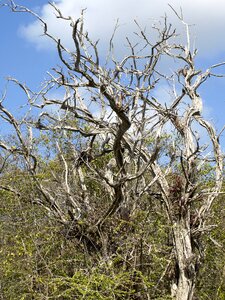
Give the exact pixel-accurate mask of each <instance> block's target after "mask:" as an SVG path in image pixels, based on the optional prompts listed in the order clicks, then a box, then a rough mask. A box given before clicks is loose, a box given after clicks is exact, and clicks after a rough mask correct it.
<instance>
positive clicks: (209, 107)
mask: <svg viewBox="0 0 225 300" xmlns="http://www.w3.org/2000/svg"><path fill="white" fill-rule="evenodd" d="M3 2H4V0H2V1H1V2H0V3H3ZM55 2H56V3H57V5H58V6H59V7H60V8H61V9H62V11H63V12H65V14H70V15H72V16H75V17H79V12H80V10H81V8H87V13H86V24H87V25H86V27H87V29H88V30H89V31H90V34H91V36H92V37H93V38H94V39H98V38H100V39H101V45H102V47H103V48H104V47H105V45H106V44H107V42H108V40H109V37H110V35H111V33H112V30H113V28H114V25H115V22H116V19H117V18H119V20H120V21H119V22H120V24H121V27H120V29H119V32H118V42H119V41H123V38H124V36H125V35H131V34H132V32H133V31H134V24H133V21H132V20H133V19H134V18H135V19H137V20H139V22H140V24H142V25H146V26H147V27H148V26H151V24H152V23H153V22H155V19H159V18H160V17H161V16H163V15H164V12H166V13H167V14H168V17H169V20H170V21H171V22H172V23H173V24H174V26H176V27H178V30H180V32H181V35H182V34H183V33H184V32H183V31H182V28H181V27H180V24H179V22H178V20H177V18H176V17H175V15H174V14H173V13H172V11H171V10H170V9H169V8H168V5H167V2H168V1H166V0H161V1H158V2H157V3H156V1H154V0H139V1H136V0H129V1H128V0H123V1H121V0H108V1H106V0H74V1H73V0H58V1H55ZM17 3H18V4H21V5H24V6H28V7H29V8H32V9H34V10H35V11H38V12H39V14H40V15H41V16H42V17H43V18H44V19H45V20H47V21H48V23H49V29H50V31H51V32H52V33H53V34H55V35H57V36H60V37H61V38H62V39H64V41H65V43H68V44H69V32H68V31H67V29H66V26H65V24H64V23H62V22H61V23H57V21H56V19H55V17H54V15H53V14H52V11H51V10H50V8H49V6H47V5H46V4H47V1H44V0H32V1H30V0H18V1H17ZM106 3H107V4H106ZM170 3H171V4H172V5H173V7H174V8H175V9H177V10H179V7H180V6H181V7H182V9H183V14H184V17H185V20H186V21H187V22H188V23H189V24H193V26H192V27H191V30H192V36H193V40H195V43H196V45H197V48H198V49H199V54H198V59H197V61H196V62H197V65H198V66H199V67H200V69H206V68H208V67H209V66H210V65H212V64H214V63H218V62H221V61H225V38H224V32H225V1H224V0H214V1H212V0H210V1H209V0H195V1H193V2H191V1H188V0H183V1H182V0H180V1H179V0H171V1H170ZM40 34H41V31H40V27H39V26H38V25H37V23H36V22H35V20H34V18H32V17H31V16H30V15H28V14H23V13H22V14H21V13H19V14H17V13H11V12H10V11H9V10H8V9H7V8H3V7H2V8H1V9H0V36H1V46H0V90H1V91H2V90H3V88H4V85H5V78H6V77H7V76H12V77H14V78H17V79H18V80H20V81H21V82H25V83H26V84H27V85H28V86H30V87H31V88H33V89H38V87H39V85H40V84H41V82H42V81H43V80H44V78H45V77H46V71H48V70H50V69H51V67H54V65H56V62H57V55H56V51H55V50H54V48H53V47H52V46H51V45H50V44H49V43H48V42H47V41H46V40H45V39H44V38H41V37H40ZM122 45H123V42H122ZM121 49H122V47H121ZM121 51H122V50H121ZM218 71H219V72H220V73H224V74H225V67H223V68H220V70H218ZM200 92H201V96H202V98H203V101H204V107H205V115H206V117H207V118H208V119H209V120H210V121H211V122H213V123H214V124H215V126H216V128H217V130H218V131H219V130H220V129H221V128H222V127H223V125H224V124H225V116H224V111H225V78H222V79H218V78H211V79H210V80H209V81H208V82H207V84H205V85H204V86H203V87H202V89H201V91H200ZM23 101H24V98H23V95H22V94H21V93H19V92H18V89H15V87H14V86H13V85H10V87H9V91H8V105H9V106H10V108H11V109H12V110H13V109H15V108H16V107H18V105H20V104H22V103H23ZM221 141H222V143H223V148H225V134H224V135H223V137H222V138H221Z"/></svg>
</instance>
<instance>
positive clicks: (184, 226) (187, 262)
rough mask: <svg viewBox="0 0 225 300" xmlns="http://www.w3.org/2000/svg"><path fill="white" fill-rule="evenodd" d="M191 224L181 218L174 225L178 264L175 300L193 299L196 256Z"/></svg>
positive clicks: (174, 291) (174, 284)
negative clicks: (193, 247)
mask: <svg viewBox="0 0 225 300" xmlns="http://www.w3.org/2000/svg"><path fill="white" fill-rule="evenodd" d="M188 224H190V223H189V222H188V220H187V218H184V217H181V219H180V220H178V221H177V222H175V223H174V224H173V235H174V244H175V251H176V262H177V264H178V274H177V278H176V279H177V282H174V283H173V286H172V288H173V295H172V296H173V298H174V299H176V300H191V299H192V298H193V293H194V287H195V278H196V269H195V254H194V253H193V250H192V245H191V234H190V228H189V226H188Z"/></svg>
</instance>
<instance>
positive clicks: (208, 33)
mask: <svg viewBox="0 0 225 300" xmlns="http://www.w3.org/2000/svg"><path fill="white" fill-rule="evenodd" d="M167 3H168V0H160V1H157V2H156V1H154V0H139V1H136V0H123V1H121V0H107V1H105V0H95V1H93V0H76V1H71V0H58V1H57V2H56V4H57V6H58V7H59V8H60V9H61V11H62V12H63V13H64V14H65V16H67V15H70V16H73V17H74V18H78V17H79V16H80V11H81V9H82V8H87V11H86V14H85V19H86V22H85V23H86V29H88V31H89V33H90V36H91V37H92V38H93V39H96V40H97V39H99V38H100V39H101V40H102V42H103V43H106V42H108V41H109V38H110V36H111V33H112V31H113V28H114V25H115V23H116V20H117V18H119V22H120V24H121V27H120V29H119V36H126V35H129V36H130V35H131V34H132V32H133V31H134V30H135V26H134V23H133V19H137V20H138V21H139V22H140V24H142V25H143V26H144V25H149V26H151V24H152V23H153V22H154V19H159V18H160V17H161V16H163V15H164V14H165V13H167V14H168V16H169V20H170V21H171V22H172V23H173V24H174V25H175V26H179V25H178V24H179V22H178V20H177V18H176V16H175V14H174V13H173V12H172V11H171V9H170V8H169V7H168V4H167ZM170 4H171V5H172V6H173V7H174V8H175V9H176V10H177V11H179V8H180V7H182V10H183V14H184V17H185V20H186V21H187V22H188V23H189V24H195V27H193V28H192V31H193V35H194V36H195V35H196V44H197V47H198V48H199V49H200V53H201V54H202V55H205V56H207V55H210V56H211V55H212V52H213V53H214V54H217V53H219V52H221V51H223V50H224V49H225V39H223V38H222V37H223V32H224V31H225V21H224V20H225V18H224V17H225V1H224V0H214V1H212V0H195V1H189V0H171V1H170ZM40 12H41V16H42V17H43V19H44V20H46V21H47V23H48V24H49V31H50V32H51V33H53V34H54V35H56V36H58V37H60V38H63V39H64V41H65V42H66V43H69V41H70V31H69V29H68V26H66V25H65V22H64V21H60V20H56V18H55V16H54V13H53V10H52V8H51V7H50V6H49V5H47V4H46V5H44V6H43V7H42V9H41V10H40ZM21 32H22V34H23V35H24V37H26V38H27V39H28V40H29V41H31V42H33V43H35V45H36V46H37V47H38V48H46V47H49V43H48V42H47V41H46V40H45V39H43V38H40V35H41V33H42V30H41V29H40V26H39V24H38V23H37V22H35V21H34V22H33V23H30V24H29V25H28V26H24V27H23V28H22V29H21ZM182 33H184V32H182Z"/></svg>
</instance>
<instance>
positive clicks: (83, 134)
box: [0, 1, 223, 300]
mask: <svg viewBox="0 0 225 300" xmlns="http://www.w3.org/2000/svg"><path fill="white" fill-rule="evenodd" d="M50 5H51V6H52V8H53V9H54V10H55V13H56V16H57V18H60V19H63V20H65V21H68V24H69V26H71V29H72V40H73V43H74V49H67V48H66V47H65V46H64V45H63V44H62V43H61V40H60V39H59V38H57V37H54V36H52V35H51V34H50V33H49V32H48V25H47V24H46V23H45V21H44V20H42V19H41V18H40V17H39V16H37V15H36V14H35V13H34V12H32V11H31V10H29V9H28V8H26V7H23V6H20V5H16V4H15V3H14V2H13V1H10V3H9V4H8V5H7V6H9V7H10V8H11V9H12V11H13V12H28V13H30V14H32V15H34V16H35V17H36V18H37V19H38V20H39V21H40V22H41V23H42V25H43V28H44V34H45V35H46V36H47V37H48V38H50V39H51V40H52V41H53V42H54V43H55V45H56V48H57V51H58V55H59V59H60V61H61V66H59V67H55V68H54V69H52V72H51V73H49V79H48V80H47V81H46V82H45V83H44V85H43V87H42V89H41V90H40V91H39V92H34V91H32V90H31V89H29V88H28V87H27V86H26V85H25V84H21V83H20V82H18V81H17V80H16V79H10V81H12V82H14V83H16V84H17V85H18V86H19V87H20V88H22V90H23V91H24V93H25V95H26V98H27V101H28V104H29V109H30V108H32V109H35V113H34V114H31V113H27V114H26V115H25V116H24V118H22V119H18V118H17V117H16V116H14V115H13V114H12V113H10V111H9V110H8V109H7V108H6V106H5V101H6V100H5V97H6V96H5V95H4V96H3V98H2V100H1V104H0V117H1V118H2V120H3V121H4V122H6V123H7V124H8V126H9V127H10V128H11V129H12V130H13V131H14V137H13V139H12V138H11V139H10V138H2V139H1V140H0V148H1V156H2V168H1V169H2V176H1V189H2V190H4V191H6V192H7V193H14V194H16V196H17V197H21V191H20V189H19V188H18V186H17V184H15V181H10V180H9V178H8V175H7V174H8V173H9V171H8V170H9V169H8V166H7V165H8V162H9V161H10V160H12V162H11V164H14V168H13V172H15V170H17V171H18V172H22V174H26V175H24V176H26V177H25V178H26V182H27V185H28V183H29V186H30V187H32V188H30V191H32V192H29V191H28V194H29V199H30V201H32V203H33V204H38V205H40V206H42V207H43V208H44V209H45V210H46V211H47V215H48V216H49V217H50V218H51V219H53V220H55V221H57V222H58V223H59V224H60V225H59V226H60V228H61V232H62V233H63V234H64V235H65V236H66V238H68V239H70V240H71V239H72V240H73V241H74V243H75V244H76V243H78V244H80V245H81V247H82V251H81V253H82V252H83V253H86V255H87V256H88V257H91V260H92V264H91V265H92V268H91V270H92V271H90V270H89V273H88V275H87V276H90V277H91V278H92V276H94V277H95V280H96V281H98V279H96V278H98V276H97V275H96V274H94V271H93V262H95V261H96V260H97V261H98V262H99V264H100V261H102V262H103V263H104V266H105V267H104V272H103V273H102V274H104V276H105V277H104V283H105V284H106V285H107V284H108V286H104V285H101V286H98V287H96V282H95V280H94V282H92V283H91V284H93V286H94V287H95V288H93V287H91V288H90V290H91V291H92V290H94V289H95V292H96V293H97V294H96V293H95V292H93V294H91V293H92V292H90V294H88V293H89V292H87V294H86V295H84V294H81V292H79V291H78V290H79V289H78V288H77V285H76V284H75V287H73V288H72V285H71V286H70V287H71V288H70V293H69V292H68V290H67V289H66V288H65V286H64V284H65V283H63V284H62V286H63V288H62V289H63V290H64V291H63V292H62V295H61V297H62V299H66V297H67V296H68V299H70V298H69V297H74V296H76V297H78V298H79V297H80V299H82V297H90V299H92V298H91V297H96V298H97V299H106V298H107V297H111V298H110V299H114V298H115V297H116V298H117V299H123V298H122V297H124V299H151V296H152V297H158V299H160V297H164V298H163V299H166V297H172V298H175V299H177V300H178V299H179V300H186V299H188V300H191V299H193V297H194V291H195V285H196V280H197V276H198V272H199V269H200V267H201V264H202V262H203V257H204V250H205V248H204V245H203V237H204V235H205V234H206V233H207V232H208V231H209V230H210V229H211V226H210V224H209V223H208V221H209V220H210V219H209V217H210V212H211V211H212V204H213V202H214V200H215V199H216V198H217V196H218V195H219V193H220V191H221V187H222V181H223V156H222V153H221V149H220V145H219V135H217V134H216V131H215V129H214V128H213V126H212V124H210V123H209V122H208V121H206V120H205V119H204V118H203V116H202V99H201V97H200V95H199V92H198V89H199V87H200V86H201V85H202V84H203V83H204V82H205V81H206V80H207V79H208V78H209V77H210V76H217V75H216V74H214V73H213V70H214V69H215V68H217V67H219V66H221V65H222V64H223V63H222V64H216V65H213V66H211V67H210V68H208V69H207V70H206V71H201V70H198V69H197V68H196V66H195V57H196V54H197V51H196V49H192V44H191V40H190V33H189V26H188V24H186V23H185V22H184V20H183V17H182V15H178V14H177V13H176V12H175V13H176V14H177V17H178V18H179V19H180V21H181V22H182V23H183V25H184V27H185V29H186V44H185V45H182V44H180V43H179V42H178V41H176V39H178V36H177V34H176V31H175V30H174V29H173V28H172V26H171V25H170V24H168V21H167V18H166V17H165V18H164V19H163V22H159V26H158V27H157V26H156V27H154V30H155V31H156V33H157V35H158V37H157V41H155V42H154V41H151V40H150V38H149V36H148V33H146V32H145V31H144V30H143V29H142V28H141V27H140V26H139V24H138V23H137V22H136V24H137V29H138V32H137V33H136V35H137V39H138V42H137V43H135V44H133V43H132V42H131V40H130V39H129V38H127V44H128V47H129V51H130V53H128V55H127V56H125V57H124V58H123V59H121V60H117V59H116V58H115V57H114V55H113V47H114V45H113V37H112V39H111V41H110V50H109V55H108V58H107V60H106V62H102V57H101V56H100V54H99V50H98V45H97V42H93V41H92V40H91V39H90V37H89V35H88V33H87V32H85V29H84V22H83V12H82V13H81V17H80V18H79V19H78V20H73V18H72V17H67V16H63V14H62V12H61V11H60V10H59V9H58V8H57V7H56V6H55V5H54V4H50ZM113 36H114V35H113ZM165 57H166V59H167V60H168V62H169V63H171V64H172V66H178V68H177V67H174V71H171V72H170V73H168V72H164V73H162V72H161V71H160V69H161V68H162V60H163V59H165ZM172 62H175V64H174V63H172ZM165 83H166V84H167V85H168V86H169V87H170V89H171V93H170V98H171V101H169V102H168V101H167V102H166V101H165V100H164V99H158V98H157V97H156V91H157V89H158V88H159V87H160V86H162V85H163V84H165ZM54 89H59V90H63V92H64V99H55V98H54V99H53V98H52V97H51V96H50V95H51V92H52V91H53V90H54ZM51 106H53V107H54V110H53V112H51V110H50V109H49V107H51ZM37 110H38V111H39V112H40V113H36V111H37ZM54 111H55V112H54ZM200 128H203V129H204V130H205V134H206V135H207V137H208V141H209V142H210V146H209V147H208V148H209V149H210V150H211V151H212V154H210V155H207V147H206V146H205V145H204V144H202V140H201V139H200V137H199V134H198V132H197V130H199V129H200ZM12 158H13V159H12ZM206 167H208V171H207V175H208V178H206V179H205V177H206V176H205V170H206ZM209 175H210V176H209ZM22 199H23V200H24V196H22ZM153 216H154V217H153ZM163 224H164V225H163ZM153 228H154V229H155V233H154V232H153ZM127 234H128V235H127ZM126 235H127V237H126ZM156 236H157V237H156ZM124 238H125V241H124ZM153 246H154V247H156V248H157V249H160V251H159V255H156V253H157V251H155V250H152V247H153ZM154 255H156V258H154V259H153V258H152V257H154ZM163 256H164V259H163ZM160 259H161V265H160V266H157V260H159V261H160ZM151 260H153V262H151ZM106 266H107V268H106ZM112 266H113V267H114V268H115V270H116V269H118V270H121V269H122V271H123V272H124V274H125V275H127V274H128V275H127V276H124V275H123V276H122V275H121V273H120V272H118V274H119V275H118V277H117V279H115V278H114V281H110V280H109V278H110V276H108V277H107V276H106V274H107V272H106V270H110V268H112ZM149 266H150V267H154V272H153V274H152V273H151V270H150V267H149ZM86 268H87V266H86ZM87 269H88V268H87ZM126 272H127V273H126ZM76 274H77V273H76V272H75V271H74V270H72V271H71V270H70V276H71V277H72V278H73V280H75V281H76V279H75V278H76V276H77V275H76ZM75 275H76V276H75ZM96 276H97V277H96ZM120 276H121V277H120ZM81 277H82V275H81ZM118 278H119V280H118ZM79 280H80V279H79ZM107 280H109V281H107ZM84 281H85V279H84ZM88 282H89V281H88ZM88 282H85V285H86V286H88ZM73 283H74V282H73ZM68 284H69V285H70V284H71V281H69V283H68ZM161 285H162V287H163V288H162V292H161V294H160V286H161ZM109 286H110V289H109ZM221 286H222V285H221ZM115 287H116V288H115ZM65 290H66V291H67V292H68V293H67V294H66V293H65ZM99 290H100V291H101V292H99V293H98V292H97V291H99ZM107 290H110V291H111V294H107V292H106V291H107ZM113 291H114V292H113ZM50 293H53V296H54V292H52V291H50ZM113 293H114V295H113ZM33 297H35V296H33ZM63 297H64V298H63ZM113 297H114V298H113ZM87 299H88V298H87Z"/></svg>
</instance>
